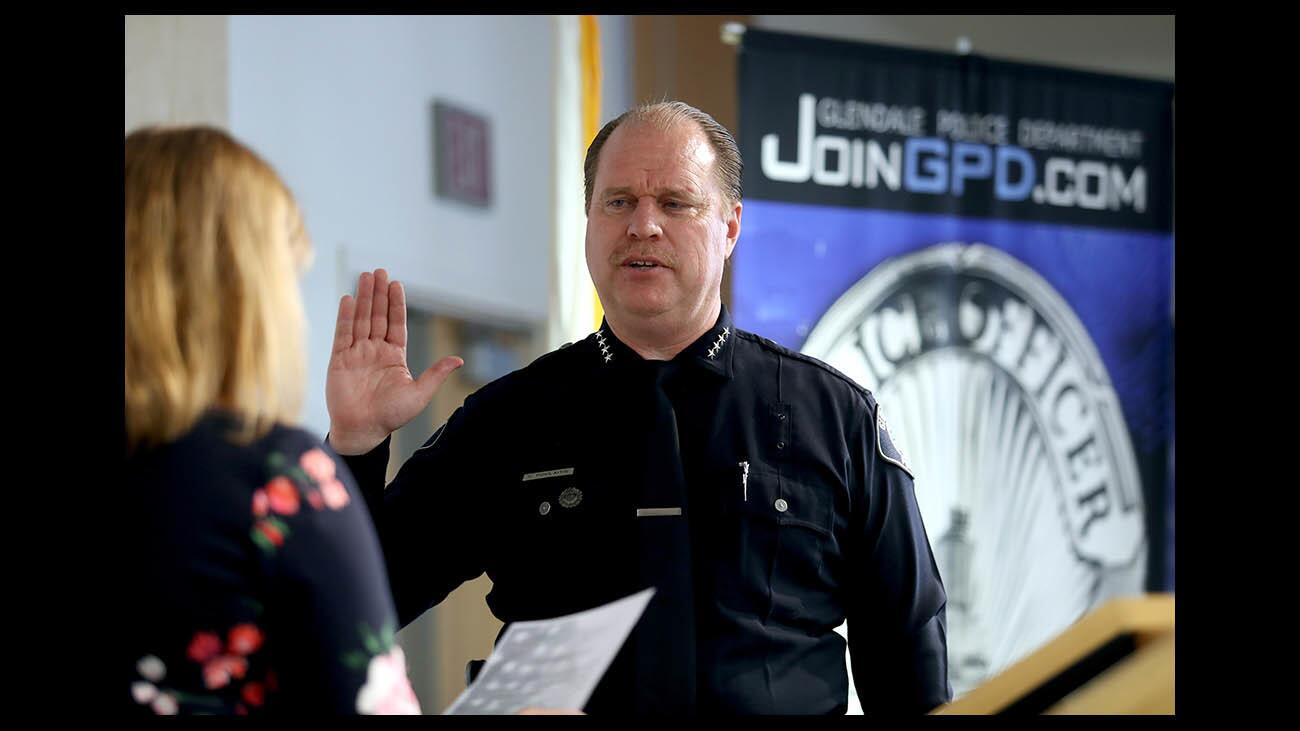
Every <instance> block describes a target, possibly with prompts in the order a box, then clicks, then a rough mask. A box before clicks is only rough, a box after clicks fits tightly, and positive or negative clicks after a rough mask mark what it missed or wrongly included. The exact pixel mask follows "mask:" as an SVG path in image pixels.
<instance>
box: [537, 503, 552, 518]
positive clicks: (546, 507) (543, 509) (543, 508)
mask: <svg viewBox="0 0 1300 731" xmlns="http://www.w3.org/2000/svg"><path fill="white" fill-rule="evenodd" d="M537 512H538V513H540V514H541V515H546V514H547V513H549V512H551V504H550V503H548V502H546V501H545V500H543V501H542V504H541V505H538V506H537Z"/></svg>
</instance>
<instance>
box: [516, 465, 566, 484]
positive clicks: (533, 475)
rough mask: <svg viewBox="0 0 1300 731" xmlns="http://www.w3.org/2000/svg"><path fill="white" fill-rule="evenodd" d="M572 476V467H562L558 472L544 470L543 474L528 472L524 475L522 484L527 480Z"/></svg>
mask: <svg viewBox="0 0 1300 731" xmlns="http://www.w3.org/2000/svg"><path fill="white" fill-rule="evenodd" d="M571 474H573V468H572V467H564V468H561V469H558V470H546V471H545V472H529V473H527V474H525V475H524V479H523V481H524V482H528V481H529V480H545V479H546V478H548V477H568V476H569V475H571Z"/></svg>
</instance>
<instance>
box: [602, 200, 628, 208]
mask: <svg viewBox="0 0 1300 731" xmlns="http://www.w3.org/2000/svg"><path fill="white" fill-rule="evenodd" d="M605 205H607V206H609V207H610V208H623V207H625V206H626V205H627V201H626V200H624V199H623V198H615V199H614V200H612V201H610V202H608V203H606V204H605Z"/></svg>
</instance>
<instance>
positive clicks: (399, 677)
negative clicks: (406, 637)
mask: <svg viewBox="0 0 1300 731" xmlns="http://www.w3.org/2000/svg"><path fill="white" fill-rule="evenodd" d="M357 713H361V714H366V715H382V716H392V715H419V713H420V702H419V701H418V700H417V699H416V697H415V691H413V690H411V683H410V681H409V680H407V678H406V655H405V654H403V653H402V648H401V647H400V646H398V645H394V646H393V649H391V650H389V651H388V652H387V653H385V654H383V655H375V656H374V657H372V658H370V666H369V667H368V668H367V669H366V684H365V685H363V686H361V691H360V692H358V693H357Z"/></svg>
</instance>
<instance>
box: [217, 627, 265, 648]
mask: <svg viewBox="0 0 1300 731" xmlns="http://www.w3.org/2000/svg"><path fill="white" fill-rule="evenodd" d="M226 646H227V647H229V648H230V651H231V652H233V653H235V654H236V655H251V654H253V653H254V652H257V648H259V647H261V646H262V631H261V630H260V629H258V628H257V627H256V626H255V625H252V624H248V623H245V624H238V625H235V626H234V627H232V628H231V629H230V636H229V637H228V638H227V640H226Z"/></svg>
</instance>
